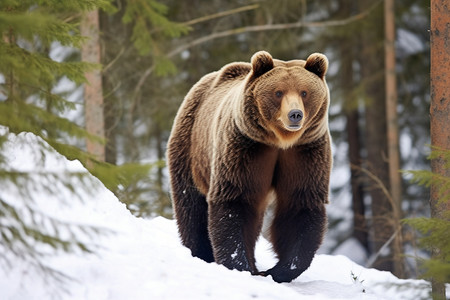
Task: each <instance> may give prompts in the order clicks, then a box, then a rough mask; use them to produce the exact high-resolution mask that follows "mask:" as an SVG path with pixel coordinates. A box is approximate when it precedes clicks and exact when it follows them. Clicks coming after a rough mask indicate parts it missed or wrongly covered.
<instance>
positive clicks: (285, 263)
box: [264, 204, 327, 282]
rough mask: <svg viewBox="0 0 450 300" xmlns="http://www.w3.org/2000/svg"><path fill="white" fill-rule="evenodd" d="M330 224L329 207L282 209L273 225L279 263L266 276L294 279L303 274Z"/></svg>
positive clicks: (280, 279)
mask: <svg viewBox="0 0 450 300" xmlns="http://www.w3.org/2000/svg"><path fill="white" fill-rule="evenodd" d="M326 223H327V218H326V212H325V206H324V205H323V204H321V205H318V206H317V208H304V209H300V210H299V211H297V212H295V210H294V211H293V210H286V211H284V212H281V211H278V212H277V215H276V217H275V219H274V221H273V224H272V228H271V230H272V242H273V245H274V248H275V251H276V252H277V254H278V258H279V261H278V263H277V264H276V265H275V266H274V267H273V268H272V269H270V270H267V271H266V272H264V275H271V276H272V278H273V280H275V281H276V282H290V281H292V280H294V279H295V278H297V277H298V276H299V275H300V274H301V273H303V272H304V271H305V270H306V269H307V268H308V267H309V266H310V264H311V261H312V259H313V257H314V254H315V253H316V251H317V249H318V248H319V246H320V244H321V242H322V238H323V235H324V232H325V227H326Z"/></svg>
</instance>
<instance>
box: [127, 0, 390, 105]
mask: <svg viewBox="0 0 450 300" xmlns="http://www.w3.org/2000/svg"><path fill="white" fill-rule="evenodd" d="M381 2H382V0H378V1H377V2H375V3H374V4H373V5H372V6H371V7H370V8H368V9H367V10H366V11H363V12H361V13H359V14H357V15H354V16H351V17H349V18H346V19H342V20H332V21H324V22H302V21H299V22H294V23H285V24H265V25H254V26H245V27H240V28H234V29H229V30H225V31H220V32H214V33H212V34H210V35H207V36H204V37H201V38H198V39H195V40H193V41H191V42H189V43H187V44H184V45H181V46H179V47H178V48H175V49H174V50H172V51H170V52H169V53H168V54H167V57H168V58H171V57H174V56H175V55H177V54H180V53H181V52H183V51H185V50H187V49H189V48H192V47H194V46H197V45H199V44H203V43H206V42H208V41H211V40H215V39H218V38H223V37H227V36H232V35H237V34H242V33H248V32H261V31H269V30H285V29H294V28H301V27H316V28H320V27H333V26H344V25H348V24H350V23H352V22H355V21H358V20H361V19H363V18H365V17H366V16H367V15H369V14H370V13H371V12H372V11H373V10H374V9H375V8H376V7H377V6H378V5H379V4H380V3H381ZM154 68H155V65H154V64H153V65H152V66H150V68H148V69H147V70H146V71H145V72H144V74H142V76H141V78H140V79H139V81H138V83H137V84H136V88H135V89H134V92H133V94H134V95H135V96H136V95H137V93H138V92H139V90H140V89H141V87H142V85H143V84H144V82H145V81H146V80H147V78H148V76H150V75H151V74H152V72H153V70H154Z"/></svg>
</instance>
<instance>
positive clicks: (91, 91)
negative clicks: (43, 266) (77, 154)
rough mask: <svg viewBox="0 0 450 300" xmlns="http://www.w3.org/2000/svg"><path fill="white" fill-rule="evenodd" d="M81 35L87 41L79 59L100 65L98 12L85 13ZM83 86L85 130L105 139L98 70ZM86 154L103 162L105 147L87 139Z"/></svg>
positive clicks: (100, 78) (92, 72) (100, 81)
mask: <svg viewBox="0 0 450 300" xmlns="http://www.w3.org/2000/svg"><path fill="white" fill-rule="evenodd" d="M80 31H81V35H83V36H86V37H87V38H88V40H87V41H86V42H85V44H84V45H83V47H82V48H81V59H82V60H83V61H86V62H90V63H96V64H100V40H99V36H100V35H99V16H98V10H94V11H90V12H86V13H85V15H84V16H83V20H82V21H81V25H80ZM86 79H87V83H86V84H85V85H84V101H85V102H84V103H85V118H86V120H85V122H86V130H87V131H88V132H89V133H90V134H93V135H95V136H97V137H99V138H101V139H104V138H105V130H104V119H103V93H102V76H101V72H100V70H94V71H91V72H89V73H87V74H86ZM86 148H87V151H88V153H91V154H93V155H94V156H95V157H96V159H98V160H100V161H104V160H105V147H104V145H103V144H102V143H100V142H99V141H95V140H91V139H87V140H86Z"/></svg>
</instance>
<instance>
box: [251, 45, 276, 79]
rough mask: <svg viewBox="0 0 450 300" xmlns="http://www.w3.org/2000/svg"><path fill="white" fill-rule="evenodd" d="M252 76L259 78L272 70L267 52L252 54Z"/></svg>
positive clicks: (271, 60)
mask: <svg viewBox="0 0 450 300" xmlns="http://www.w3.org/2000/svg"><path fill="white" fill-rule="evenodd" d="M251 62H252V69H253V75H254V76H255V77H259V76H261V75H262V74H264V73H266V72H268V71H270V70H272V69H273V59H272V56H271V55H270V54H269V52H266V51H259V52H256V53H255V54H253V56H252V59H251Z"/></svg>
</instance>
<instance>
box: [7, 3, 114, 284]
mask: <svg viewBox="0 0 450 300" xmlns="http://www.w3.org/2000/svg"><path fill="white" fill-rule="evenodd" d="M108 6H109V3H108V1H105V0H80V1H71V0H61V1H57V2H55V1H36V0H20V1H17V0H5V1H2V2H1V3H0V57H1V59H0V125H2V126H1V128H0V131H1V133H0V135H1V137H0V149H3V147H4V146H5V142H6V141H9V139H13V140H15V141H17V140H19V139H18V138H16V136H15V134H12V133H16V134H19V133H21V132H32V133H34V134H35V135H37V136H39V137H40V139H39V138H36V137H30V136H28V139H30V140H33V143H34V144H36V145H40V146H37V150H36V153H31V155H35V156H36V157H37V160H38V161H40V162H42V165H45V163H46V158H45V153H46V150H48V148H49V146H48V145H47V143H48V144H50V145H51V146H52V147H53V148H55V149H57V150H58V151H59V152H60V153H62V154H63V155H65V156H66V157H68V158H69V159H79V160H80V161H82V162H84V163H86V161H87V160H88V159H94V158H93V157H92V156H90V155H89V154H88V153H86V152H84V151H83V150H81V149H80V148H78V147H76V145H74V144H76V143H77V142H74V143H73V144H70V143H68V140H71V139H72V140H76V141H78V140H82V139H85V138H88V139H92V140H96V139H97V138H96V137H95V136H93V135H91V134H89V133H87V132H86V131H85V130H84V129H83V128H82V127H80V126H78V125H76V124H75V123H73V122H71V121H69V120H68V119H67V118H65V117H64V114H66V113H67V112H68V111H69V110H73V109H74V108H75V106H76V105H75V103H73V102H71V101H68V100H67V99H66V97H65V96H66V92H60V91H58V90H61V89H60V88H58V86H59V84H60V82H61V81H64V80H67V79H69V80H70V81H72V82H74V83H75V84H76V85H79V84H82V83H84V82H86V78H85V76H84V73H85V72H87V71H90V70H92V69H93V68H94V66H93V65H92V64H89V63H85V62H80V61H79V60H78V61H70V60H69V61H63V59H60V57H59V58H55V57H54V55H53V57H52V55H50V54H51V52H52V49H55V48H60V49H61V48H64V47H67V49H71V50H67V51H66V52H67V53H68V55H67V56H68V57H69V59H74V58H73V57H71V55H70V54H75V55H73V56H75V57H76V56H77V53H75V51H74V49H76V48H79V47H81V45H82V42H83V38H82V37H81V35H80V33H79V30H78V24H77V22H78V21H79V15H81V14H82V13H83V12H85V11H89V10H92V9H96V8H99V7H102V8H107V7H108ZM75 60H76V58H75ZM21 137H22V139H25V141H24V143H25V142H26V141H27V135H25V134H24V133H22V134H21ZM43 140H44V141H45V142H44V141H43ZM12 143H13V142H12ZM15 145H16V146H20V144H17V143H16V144H15ZM10 151H12V150H10ZM9 156H11V152H9ZM8 158H9V157H6V155H5V154H4V153H3V152H1V153H0V185H1V186H2V192H3V191H4V189H8V190H11V189H13V190H14V189H17V190H18V193H17V194H18V195H20V197H18V198H17V199H11V197H9V198H8V194H6V195H5V194H3V195H2V196H0V241H1V242H0V253H1V255H0V264H2V266H6V267H11V266H12V265H13V264H14V263H16V261H17V260H22V261H25V262H26V263H27V264H29V265H30V267H32V268H37V269H38V270H40V271H42V274H43V275H44V276H43V277H44V278H47V276H54V277H53V278H54V279H59V280H60V279H64V274H61V273H59V272H56V271H55V270H53V269H52V268H51V267H50V266H48V265H46V264H44V263H43V262H42V261H41V259H42V257H45V256H47V255H50V254H51V253H53V252H56V251H68V252H90V251H92V249H91V247H90V246H88V245H86V244H85V243H83V242H80V241H78V240H77V239H76V238H75V236H76V235H75V234H74V232H76V231H77V230H78V231H83V232H85V233H86V234H88V235H89V234H91V235H93V234H95V233H98V229H95V228H90V227H83V226H78V225H74V224H70V223H67V222H64V221H61V220H58V219H56V218H53V217H51V216H49V215H47V214H46V213H43V212H41V211H39V210H36V207H35V203H34V201H35V199H34V197H33V194H34V191H35V190H37V189H40V190H46V191H48V192H49V193H51V194H54V195H62V194H61V193H60V192H61V190H69V191H74V195H75V196H76V195H78V196H79V194H77V192H83V191H86V189H91V188H93V186H92V185H91V183H90V182H89V180H86V175H87V174H86V173H85V172H81V173H80V172H67V173H64V174H61V173H57V174H55V173H52V172H51V171H49V170H47V169H45V168H44V170H43V171H38V170H41V169H39V167H41V166H36V170H34V169H33V171H35V172H34V173H33V172H26V171H23V170H16V169H12V168H11V167H10V165H9V164H8V163H7V162H6V161H7V159H8ZM79 186H81V187H79ZM75 187H77V188H75ZM56 197H57V196H56ZM79 197H81V196H79ZM59 200H61V201H64V200H66V199H61V197H60V199H59ZM71 200H72V199H71ZM73 200H75V199H73ZM62 232H64V233H65V234H63V233H62ZM43 249H45V250H43ZM48 249H51V250H52V251H53V252H52V251H47V250H48ZM58 285H59V284H58Z"/></svg>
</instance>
